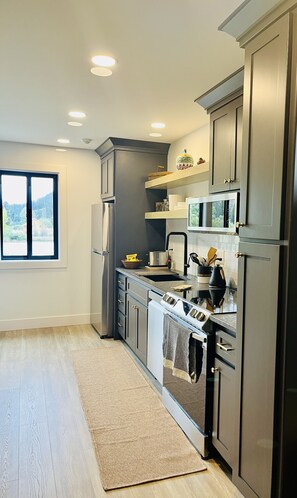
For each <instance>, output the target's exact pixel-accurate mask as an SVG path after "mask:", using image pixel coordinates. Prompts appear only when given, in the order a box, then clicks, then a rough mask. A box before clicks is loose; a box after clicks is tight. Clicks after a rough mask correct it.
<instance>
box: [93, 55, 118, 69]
mask: <svg viewBox="0 0 297 498" xmlns="http://www.w3.org/2000/svg"><path fill="white" fill-rule="evenodd" d="M92 62H93V63H94V64H96V66H101V67H111V66H114V65H115V63H116V60H115V59H114V58H113V57H109V55H95V56H94V57H92Z"/></svg>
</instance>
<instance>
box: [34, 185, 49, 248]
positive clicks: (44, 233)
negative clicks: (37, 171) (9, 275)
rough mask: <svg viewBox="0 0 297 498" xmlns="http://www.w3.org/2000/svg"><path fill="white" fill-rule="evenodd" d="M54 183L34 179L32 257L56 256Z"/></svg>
mask: <svg viewBox="0 0 297 498" xmlns="http://www.w3.org/2000/svg"><path fill="white" fill-rule="evenodd" d="M53 192H54V182H53V179H52V178H32V180H31V199H32V255H33V256H53V255H54V210H53V206H54V202H53V201H54V194H53Z"/></svg>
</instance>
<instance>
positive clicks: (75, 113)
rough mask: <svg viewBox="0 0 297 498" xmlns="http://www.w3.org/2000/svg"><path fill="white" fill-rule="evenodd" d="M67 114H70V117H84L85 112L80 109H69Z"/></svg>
mask: <svg viewBox="0 0 297 498" xmlns="http://www.w3.org/2000/svg"><path fill="white" fill-rule="evenodd" d="M68 116H71V117H72V118H85V117H86V114H85V113H84V112H81V111H70V112H68Z"/></svg>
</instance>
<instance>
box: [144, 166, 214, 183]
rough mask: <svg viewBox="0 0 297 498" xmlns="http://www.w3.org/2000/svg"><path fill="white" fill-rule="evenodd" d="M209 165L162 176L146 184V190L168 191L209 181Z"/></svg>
mask: <svg viewBox="0 0 297 498" xmlns="http://www.w3.org/2000/svg"><path fill="white" fill-rule="evenodd" d="M208 171H209V163H202V164H197V165H196V166H192V167H190V168H187V169H183V170H180V171H176V172H175V173H171V174H170V175H165V176H161V177H160V178H156V179H155V180H149V181H147V182H145V188H153V189H159V190H161V189H167V188H174V187H182V186H183V185H190V184H191V183H197V182H204V181H206V180H208Z"/></svg>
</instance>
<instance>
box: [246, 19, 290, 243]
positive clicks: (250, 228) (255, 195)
mask: <svg viewBox="0 0 297 498" xmlns="http://www.w3.org/2000/svg"><path fill="white" fill-rule="evenodd" d="M288 44H289V17H288V16H287V15H286V16H284V17H283V18H281V19H279V20H278V21H277V22H275V23H274V24H273V25H271V26H270V27H268V28H267V29H266V30H265V31H263V32H262V33H260V34H259V35H258V36H257V37H256V38H254V39H253V40H252V41H251V42H250V43H249V44H248V45H247V46H246V55H245V69H244V73H245V78H244V118H243V146H242V148H243V153H242V180H241V186H242V189H241V211H240V222H241V223H243V224H244V225H245V226H244V227H243V228H240V231H239V234H240V235H241V236H243V237H250V238H258V239H270V240H273V239H274V240H278V239H279V238H281V211H282V209H281V204H282V189H283V167H284V139H285V131H286V107H287V106H286V93H287V75H288Z"/></svg>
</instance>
